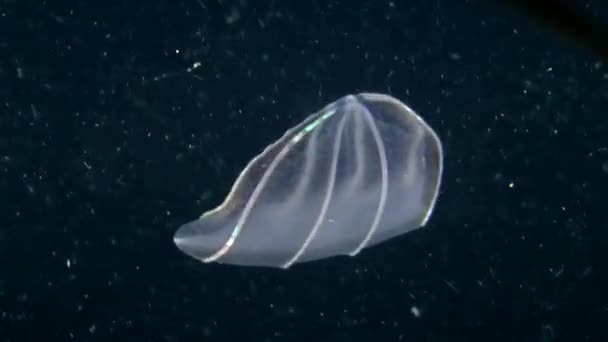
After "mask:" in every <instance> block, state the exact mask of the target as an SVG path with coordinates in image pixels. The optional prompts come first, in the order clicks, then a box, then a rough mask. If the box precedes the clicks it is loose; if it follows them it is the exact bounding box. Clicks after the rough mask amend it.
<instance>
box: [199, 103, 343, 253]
mask: <svg viewBox="0 0 608 342" xmlns="http://www.w3.org/2000/svg"><path fill="white" fill-rule="evenodd" d="M335 113H336V109H335V108H332V109H330V110H328V111H327V112H325V113H324V114H321V115H320V117H319V118H317V119H316V120H314V121H313V122H311V123H310V124H308V125H306V126H305V127H304V128H303V129H302V130H301V131H300V132H298V133H297V134H296V135H295V136H294V137H293V138H291V140H290V141H289V142H288V143H287V144H285V146H284V147H283V148H282V149H281V151H280V152H279V153H278V154H277V155H276V157H275V158H274V159H273V160H272V162H271V163H270V165H269V166H268V168H267V169H266V171H265V172H264V175H262V178H261V179H260V182H259V183H258V185H257V186H256V187H255V189H254V190H253V193H252V194H251V197H250V198H249V200H248V201H247V204H246V206H245V208H244V209H243V213H242V214H241V217H240V218H239V220H238V222H237V224H236V225H235V227H234V229H233V230H232V233H231V234H230V237H229V238H228V240H227V241H226V243H225V244H224V245H223V246H222V248H220V249H219V250H218V251H217V252H215V253H214V254H212V255H210V256H208V257H206V258H203V259H201V260H202V261H203V262H213V261H215V260H217V259H219V258H220V257H221V256H223V255H224V254H226V253H227V252H228V250H229V249H230V247H232V245H233V244H234V241H235V240H236V238H237V236H238V235H239V234H240V232H241V230H242V229H243V225H244V224H245V221H246V220H247V218H248V217H249V213H250V212H251V209H253V205H254V204H255V202H256V201H257V198H258V197H259V195H260V193H261V192H262V189H263V188H264V186H265V185H266V183H267V181H268V178H269V177H270V175H271V174H272V172H273V171H274V169H275V168H276V167H277V165H278V164H279V162H280V161H281V160H282V159H283V157H285V155H286V154H287V152H289V150H290V149H291V147H292V146H293V145H294V144H297V143H298V142H299V141H300V140H301V139H302V138H303V137H304V135H306V134H308V133H309V132H311V131H312V130H313V129H315V127H317V126H319V125H320V124H321V123H322V122H323V121H325V120H327V119H328V118H330V117H331V116H332V115H334V114H335ZM278 141H281V139H279V140H278Z"/></svg>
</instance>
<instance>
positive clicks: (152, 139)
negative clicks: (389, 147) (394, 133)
mask: <svg viewBox="0 0 608 342" xmlns="http://www.w3.org/2000/svg"><path fill="white" fill-rule="evenodd" d="M600 6H601V4H599V2H594V3H593V8H592V10H593V13H594V14H595V17H596V18H602V17H603V18H605V17H606V15H607V14H608V8H606V7H605V6H604V7H603V8H602V7H600ZM606 63H607V62H606V61H602V60H601V59H600V58H599V57H598V56H596V55H593V54H591V53H589V52H588V51H586V50H585V49H581V48H579V47H578V46H577V45H576V44H571V43H570V42H569V41H566V40H562V39H561V38H559V37H558V36H556V35H554V34H553V33H552V32H550V31H548V30H546V29H545V28H544V27H542V28H541V27H538V26H536V25H535V24H534V23H533V22H530V21H528V20H527V19H526V18H524V17H521V16H518V15H516V14H513V13H510V12H508V11H503V10H502V9H501V8H499V7H497V6H495V5H494V4H492V3H490V2H484V1H407V2H398V1H394V2H391V1H348V2H347V1H342V2H338V1H309V2H306V1H302V2H284V1H267V2H263V1H260V2H254V1H251V0H250V1H206V0H200V1H196V0H192V1H186V0H184V1H166V0H165V1H160V0H155V1H145V2H134V1H131V2H124V1H123V2H119V1H106V2H98V3H92V2H78V3H76V2H64V1H61V2H49V1H46V2H43V1H2V2H0V194H1V195H0V341H3V342H4V341H42V340H44V341H71V340H74V341H108V340H114V341H190V340H196V341H370V340H382V341H399V340H403V341H451V342H456V341H605V338H606V336H608V328H607V327H606V322H608V295H607V294H606V288H608V276H607V275H606V274H607V271H608V270H607V267H606V260H608V254H607V252H606V251H607V249H608V219H607V215H606V210H605V208H606V205H605V203H606V202H605V198H606V189H608V186H607V185H608V117H607V116H606V113H605V112H606V107H607V104H608V87H607V85H606V84H607V83H606V82H607V80H608V66H607V65H606ZM362 91H373V92H380V93H387V94H390V95H392V96H394V97H396V98H399V99H401V100H403V101H404V102H406V103H408V104H409V105H410V106H412V108H415V109H416V111H417V112H418V113H420V115H421V116H422V117H424V119H425V121H427V122H428V123H429V125H431V126H432V127H433V128H434V129H435V130H436V132H437V134H438V135H439V136H440V138H441V140H442V142H443V145H444V149H445V172H444V177H443V182H442V189H441V193H440V195H439V201H438V203H437V205H436V208H435V212H434V213H433V217H432V219H431V220H430V221H429V223H428V225H427V226H426V227H425V228H423V229H420V230H417V231H415V232H412V233H410V234H406V235H404V236H402V237H400V238H397V239H394V240H391V241H390V242H388V243H386V244H383V245H381V246H377V247H374V248H371V249H369V250H366V251H364V252H363V253H361V254H360V255H358V256H357V257H356V258H332V259H329V260H326V261H321V262H315V263H310V264H304V265H299V266H296V267H293V268H292V269H290V270H288V271H277V270H268V269H256V268H240V267H234V266H224V265H205V264H201V263H199V262H197V261H195V260H192V259H190V258H188V257H187V256H185V255H183V254H182V253H180V252H179V251H178V250H177V248H175V246H174V245H173V241H172V237H173V234H174V232H175V230H176V229H177V228H178V227H179V226H180V225H182V224H184V223H186V222H188V221H190V220H192V218H194V217H196V216H198V215H200V213H202V212H204V211H206V210H208V209H211V208H213V207H214V206H216V205H217V204H219V202H220V201H221V200H222V199H223V198H224V196H225V195H226V194H227V192H228V191H229V190H230V186H231V185H232V182H233V181H234V179H235V178H236V177H237V176H238V172H239V171H240V170H241V169H242V168H243V167H244V166H245V165H246V164H247V162H248V161H249V158H250V157H251V156H253V155H256V154H258V153H259V152H260V151H261V149H262V148H264V147H265V146H266V145H267V143H268V142H269V141H273V140H275V139H277V138H278V137H279V136H280V135H281V134H282V133H283V132H284V131H285V130H286V129H287V128H289V127H292V126H293V125H294V124H296V123H298V122H300V121H301V120H303V119H304V118H305V117H306V115H307V114H309V113H311V112H313V111H315V110H317V109H318V108H320V107H321V106H322V105H324V104H326V103H329V102H331V101H333V100H335V99H336V98H338V97H340V96H342V95H344V94H349V93H358V92H362Z"/></svg>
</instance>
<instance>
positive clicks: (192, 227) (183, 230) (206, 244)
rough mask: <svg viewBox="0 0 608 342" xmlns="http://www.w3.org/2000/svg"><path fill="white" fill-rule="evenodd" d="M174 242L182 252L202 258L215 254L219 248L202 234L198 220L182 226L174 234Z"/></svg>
mask: <svg viewBox="0 0 608 342" xmlns="http://www.w3.org/2000/svg"><path fill="white" fill-rule="evenodd" d="M173 243H175V245H176V246H177V248H179V249H180V250H181V251H182V252H184V253H186V254H187V255H190V256H191V257H193V258H196V259H201V260H202V259H204V258H206V257H208V256H209V255H210V254H213V250H214V249H216V248H217V247H216V246H212V243H211V241H209V239H206V238H205V237H204V236H203V235H202V234H201V232H200V229H199V227H198V225H197V224H196V221H194V222H191V223H188V224H185V225H183V226H181V227H180V228H179V229H178V230H177V231H176V232H175V235H173Z"/></svg>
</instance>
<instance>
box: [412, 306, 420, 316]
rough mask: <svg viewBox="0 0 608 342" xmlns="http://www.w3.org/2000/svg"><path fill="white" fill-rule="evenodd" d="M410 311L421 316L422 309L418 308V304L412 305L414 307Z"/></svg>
mask: <svg viewBox="0 0 608 342" xmlns="http://www.w3.org/2000/svg"><path fill="white" fill-rule="evenodd" d="M410 311H411V312H412V315H414V317H416V318H417V317H420V314H421V313H420V309H418V307H417V306H412V308H411V309H410Z"/></svg>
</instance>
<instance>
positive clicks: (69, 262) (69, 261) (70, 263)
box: [65, 259, 72, 268]
mask: <svg viewBox="0 0 608 342" xmlns="http://www.w3.org/2000/svg"><path fill="white" fill-rule="evenodd" d="M65 266H66V267H67V268H70V267H72V261H71V260H70V259H68V260H66V261H65Z"/></svg>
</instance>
